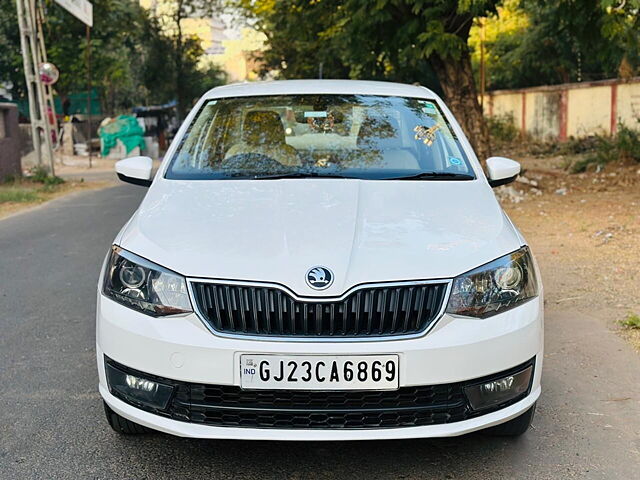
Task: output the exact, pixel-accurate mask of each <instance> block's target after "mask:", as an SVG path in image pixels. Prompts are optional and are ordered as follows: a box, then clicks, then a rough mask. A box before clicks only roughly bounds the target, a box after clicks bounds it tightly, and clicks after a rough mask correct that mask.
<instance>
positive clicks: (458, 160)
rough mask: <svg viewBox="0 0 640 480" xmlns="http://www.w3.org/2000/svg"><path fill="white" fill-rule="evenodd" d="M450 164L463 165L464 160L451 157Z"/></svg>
mask: <svg viewBox="0 0 640 480" xmlns="http://www.w3.org/2000/svg"><path fill="white" fill-rule="evenodd" d="M449 163H450V164H451V165H462V160H460V159H459V158H456V157H449Z"/></svg>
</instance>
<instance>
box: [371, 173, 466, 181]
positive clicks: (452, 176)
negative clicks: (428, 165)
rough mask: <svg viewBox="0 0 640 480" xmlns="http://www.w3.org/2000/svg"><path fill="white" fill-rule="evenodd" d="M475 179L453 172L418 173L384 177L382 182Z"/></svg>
mask: <svg viewBox="0 0 640 480" xmlns="http://www.w3.org/2000/svg"><path fill="white" fill-rule="evenodd" d="M475 178H476V177H474V176H473V175H469V174H468V173H455V172H420V173H416V174H414V175H405V176H403V177H386V178H383V179H382V180H474V179H475Z"/></svg>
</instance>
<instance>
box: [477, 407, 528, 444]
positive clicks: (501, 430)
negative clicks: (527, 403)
mask: <svg viewBox="0 0 640 480" xmlns="http://www.w3.org/2000/svg"><path fill="white" fill-rule="evenodd" d="M536 403H537V402H536ZM535 413H536V404H535V403H534V404H533V405H532V406H531V408H530V409H529V410H527V411H526V412H524V413H523V414H522V415H520V416H519V417H516V418H514V419H512V420H509V421H508V422H505V423H501V424H500V425H496V426H495V427H490V428H487V429H486V430H483V431H482V433H484V434H486V435H491V436H496V437H518V436H520V435H522V434H523V433H524V432H526V431H527V430H528V429H529V427H530V426H531V422H532V421H533V416H534V415H535Z"/></svg>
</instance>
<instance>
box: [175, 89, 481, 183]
mask: <svg viewBox="0 0 640 480" xmlns="http://www.w3.org/2000/svg"><path fill="white" fill-rule="evenodd" d="M306 176H309V177H328V178H336V177H346V178H360V179H380V180H383V179H402V178H408V179H427V180H428V179H436V180H469V179H473V178H475V176H474V174H473V169H472V168H471V166H470V164H469V162H468V160H467V158H466V156H465V154H464V152H463V150H462V147H461V146H460V143H459V141H458V139H457V137H456V135H455V133H454V132H453V130H452V129H451V127H450V125H449V123H448V122H447V120H446V119H445V117H444V116H443V114H442V112H441V110H440V108H439V106H438V105H437V104H436V102H435V101H431V100H424V99H418V98H403V97H383V96H372V95H278V96H263V97H239V98H224V99H217V100H209V101H208V102H206V103H205V104H204V106H203V107H202V108H201V110H200V111H199V112H198V114H197V116H196V118H195V119H194V121H193V122H192V124H191V125H190V127H189V129H188V131H187V133H186V134H185V136H184V137H183V140H182V142H181V144H180V146H179V147H178V150H177V152H176V154H175V155H174V156H173V159H172V161H171V164H170V165H169V168H168V170H167V173H166V175H165V177H166V178H169V179H189V180H206V179H260V178H264V179H269V178H287V177H291V178H300V177H306Z"/></svg>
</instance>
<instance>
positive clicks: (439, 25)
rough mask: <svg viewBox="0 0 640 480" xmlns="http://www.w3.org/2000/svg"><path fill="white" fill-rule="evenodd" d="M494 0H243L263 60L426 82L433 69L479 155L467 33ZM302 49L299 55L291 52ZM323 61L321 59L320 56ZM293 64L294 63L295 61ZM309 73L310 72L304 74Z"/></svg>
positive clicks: (480, 122) (481, 126) (483, 149)
mask: <svg viewBox="0 0 640 480" xmlns="http://www.w3.org/2000/svg"><path fill="white" fill-rule="evenodd" d="M497 3H498V2H497V0H459V1H455V0H431V1H424V0H378V1H376V2H362V1H359V0H346V1H342V2H341V1H337V0H328V1H317V2H307V1H304V0H281V1H274V0H255V1H250V0H244V1H241V2H240V6H241V7H242V8H244V9H245V11H248V12H249V14H250V15H251V16H252V17H253V18H255V19H256V22H257V25H258V26H259V28H260V29H261V30H262V31H264V32H265V33H266V34H267V38H268V45H269V50H268V52H267V53H266V54H265V59H266V60H267V65H269V66H274V65H273V63H274V60H277V61H278V62H280V64H281V65H283V66H286V69H285V70H284V71H285V72H286V73H285V75H287V76H288V75H290V73H289V72H290V71H293V72H295V74H294V76H299V77H307V78H308V77H315V76H316V75H315V72H317V68H318V65H319V64H320V63H323V65H325V63H326V65H327V69H326V71H327V73H329V72H338V73H340V72H342V71H346V72H348V76H349V77H350V78H373V79H375V78H382V79H389V80H397V81H404V82H408V83H413V82H420V83H425V78H427V79H428V78H429V71H430V70H431V71H432V72H435V76H436V77H437V79H438V80H439V85H440V86H441V88H442V91H443V93H444V95H445V97H446V99H447V101H448V104H449V106H450V107H451V109H452V110H453V112H454V113H455V114H456V117H457V118H458V119H459V121H460V123H461V125H462V128H463V130H464V131H465V133H466V135H467V136H468V137H469V140H470V142H471V143H472V145H473V146H474V147H475V150H476V153H477V154H478V157H479V158H480V159H484V158H486V157H487V156H489V155H490V152H491V146H490V143H489V135H488V131H487V128H486V125H485V123H484V119H483V116H482V111H481V108H480V105H479V103H478V97H477V90H476V86H475V83H474V77H473V71H472V68H471V57H470V52H469V47H468V45H467V40H468V37H469V30H470V29H471V25H472V23H473V19H474V18H475V17H478V16H485V15H488V14H490V13H492V12H495V7H496V4H497ZM299 49H301V51H302V55H300V54H298V55H296V53H297V52H299V51H300V50H299ZM327 57H329V58H330V61H329V62H326V60H325V58H327ZM294 64H295V65H294ZM310 72H313V73H314V74H310Z"/></svg>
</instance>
